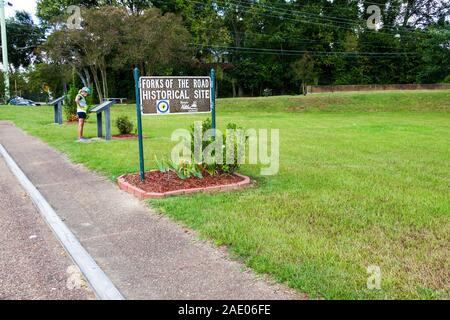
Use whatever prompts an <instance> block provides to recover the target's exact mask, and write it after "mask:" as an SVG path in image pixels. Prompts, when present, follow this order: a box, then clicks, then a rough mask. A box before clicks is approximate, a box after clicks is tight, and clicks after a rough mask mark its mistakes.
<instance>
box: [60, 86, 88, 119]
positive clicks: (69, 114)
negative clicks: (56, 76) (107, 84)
mask: <svg viewBox="0 0 450 320" xmlns="http://www.w3.org/2000/svg"><path fill="white" fill-rule="evenodd" d="M78 91H79V89H78V88H77V86H76V85H75V84H73V83H72V84H71V85H70V88H69V91H68V92H67V94H66V98H65V100H64V114H65V115H66V119H67V121H75V120H77V119H78V116H77V104H76V102H75V98H76V97H77V94H78ZM93 97H94V96H93V95H92V94H91V95H89V96H87V97H86V103H87V114H86V120H87V119H89V110H90V109H91V107H92V104H93V99H94V98H93Z"/></svg>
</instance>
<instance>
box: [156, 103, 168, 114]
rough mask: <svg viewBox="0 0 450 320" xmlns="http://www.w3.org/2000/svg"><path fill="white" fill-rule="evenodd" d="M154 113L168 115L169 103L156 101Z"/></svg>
mask: <svg viewBox="0 0 450 320" xmlns="http://www.w3.org/2000/svg"><path fill="white" fill-rule="evenodd" d="M156 113H158V114H167V113H170V103H169V101H167V100H157V101H156Z"/></svg>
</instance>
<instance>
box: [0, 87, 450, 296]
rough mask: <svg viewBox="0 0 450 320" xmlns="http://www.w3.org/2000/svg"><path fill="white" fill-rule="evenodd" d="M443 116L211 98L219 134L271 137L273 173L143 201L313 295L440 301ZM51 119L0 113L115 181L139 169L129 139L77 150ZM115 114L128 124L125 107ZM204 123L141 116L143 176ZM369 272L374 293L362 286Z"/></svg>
mask: <svg viewBox="0 0 450 320" xmlns="http://www.w3.org/2000/svg"><path fill="white" fill-rule="evenodd" d="M449 107H450V92H449V91H433V92H389V93H387V92H382V93H343V94H324V95H313V96H307V97H291V96H284V97H271V98H255V99H250V98H249V99H219V101H218V118H217V119H218V124H219V127H221V128H223V127H224V126H225V125H226V124H227V123H228V122H236V123H238V124H239V125H242V126H244V127H246V128H256V129H258V128H276V129H280V136H281V149H280V171H279V173H278V175H275V176H266V177H262V176H260V175H259V169H260V168H259V167H258V166H250V165H244V166H243V167H242V168H241V170H240V172H242V173H244V174H247V175H250V176H252V177H253V178H254V180H255V186H253V187H251V188H248V189H245V190H242V191H239V192H233V193H220V194H214V195H209V194H197V195H192V196H185V197H176V198H169V199H164V200H159V201H151V204H152V205H153V206H154V207H156V208H158V210H160V211H161V212H163V213H165V214H167V215H169V216H171V217H173V218H174V219H176V220H178V221H181V222H182V223H184V224H185V225H187V226H189V227H191V228H193V229H195V230H197V231H198V232H199V234H200V235H201V236H202V237H205V238H208V239H212V240H213V241H214V242H215V243H217V244H218V245H227V246H228V247H229V248H230V251H231V252H232V254H233V255H234V256H235V257H236V258H238V259H242V260H243V261H244V262H245V263H246V264H247V265H248V266H250V267H252V268H253V269H254V270H255V271H256V272H260V273H269V274H271V275H272V276H273V277H274V278H275V279H276V280H278V281H280V282H284V283H286V284H288V285H289V286H291V287H293V288H295V289H297V290H298V291H300V292H304V293H307V294H309V295H310V296H311V297H313V298H325V299H370V298H374V299H398V298H400V299H406V298H413V299H448V298H450V294H449V287H450V286H449V279H450V261H449V240H450V239H449V238H450V219H449V218H450V216H449V214H450V205H449V177H450V172H449V167H448V163H449V159H450V148H449V147H450V144H449V133H450V118H449V110H450V109H449ZM51 112H52V111H51V109H50V108H23V107H20V108H18V107H0V119H9V120H12V121H13V122H14V123H16V125H18V126H20V127H22V128H24V129H25V130H26V131H28V132H29V133H30V134H32V135H35V136H38V137H40V138H41V139H43V140H44V141H46V142H48V143H49V144H50V145H51V146H54V147H55V148H57V149H59V150H62V151H63V152H65V153H66V154H68V156H69V157H70V158H71V159H72V160H73V161H75V162H80V163H83V164H85V165H87V166H88V167H89V168H92V169H94V170H97V171H99V172H101V173H103V174H105V175H107V176H108V177H109V178H111V179H114V178H116V177H117V176H118V175H121V174H123V173H126V172H136V171H137V168H138V155H137V143H136V141H113V142H108V143H106V142H96V143H90V144H78V143H75V142H74V141H75V137H76V127H75V126H68V125H65V126H61V127H60V126H57V125H53V124H51V120H52V113H51ZM112 114H113V118H115V117H117V116H118V115H119V114H127V115H129V116H130V118H132V119H135V117H136V116H135V109H134V107H133V106H116V107H114V109H113V113H112ZM204 117H205V116H204V115H203V116H196V115H194V116H170V117H144V120H143V124H144V135H145V136H147V138H146V139H145V141H144V147H145V158H146V168H147V169H151V168H154V167H155V164H154V162H153V158H154V155H158V156H161V155H166V156H167V155H168V153H169V152H170V150H171V148H172V146H173V145H174V144H175V142H172V141H171V140H170V134H171V132H172V131H173V130H174V129H176V128H188V127H189V125H190V124H191V123H192V122H193V121H196V120H201V119H203V118H204ZM115 130H117V129H115ZM115 133H116V132H115ZM87 135H88V136H94V135H95V122H94V119H91V120H89V123H88V126H87ZM369 265H378V266H380V267H381V272H382V289H381V290H368V289H367V288H366V282H367V277H368V274H367V271H366V268H367V266H369Z"/></svg>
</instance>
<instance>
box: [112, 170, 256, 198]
mask: <svg viewBox="0 0 450 320" xmlns="http://www.w3.org/2000/svg"><path fill="white" fill-rule="evenodd" d="M234 175H236V176H238V177H240V178H242V179H243V180H242V181H240V182H237V183H231V184H224V185H218V186H211V187H203V188H191V189H180V190H175V191H167V192H147V191H144V190H142V189H140V188H138V187H136V186H133V185H131V184H130V183H128V182H127V181H126V180H125V176H126V174H124V175H122V176H120V177H119V178H117V184H118V185H119V188H120V189H122V190H123V191H126V192H128V193H131V194H132V195H134V196H135V197H136V198H138V199H139V200H145V199H162V198H166V197H171V196H179V195H186V194H192V193H197V192H206V193H210V192H224V191H233V190H237V189H241V188H243V187H245V186H248V185H250V184H251V180H250V178H249V177H247V176H244V175H242V174H239V173H234Z"/></svg>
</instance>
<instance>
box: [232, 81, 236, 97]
mask: <svg viewBox="0 0 450 320" xmlns="http://www.w3.org/2000/svg"><path fill="white" fill-rule="evenodd" d="M231 86H232V87H233V98H236V79H231Z"/></svg>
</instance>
